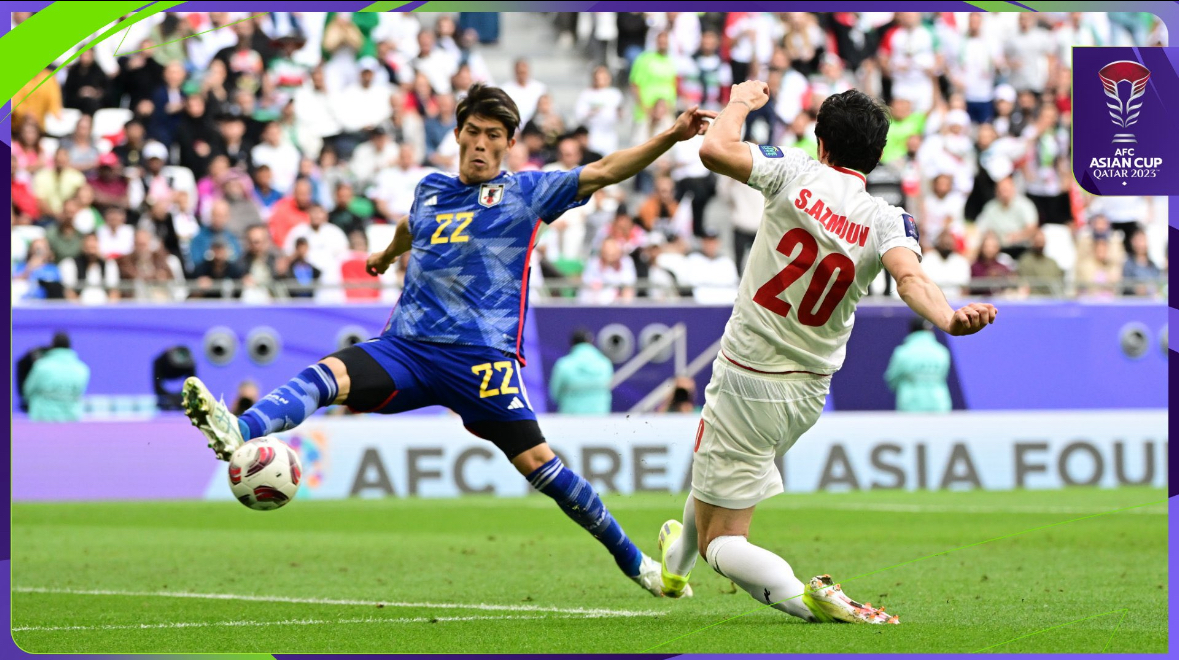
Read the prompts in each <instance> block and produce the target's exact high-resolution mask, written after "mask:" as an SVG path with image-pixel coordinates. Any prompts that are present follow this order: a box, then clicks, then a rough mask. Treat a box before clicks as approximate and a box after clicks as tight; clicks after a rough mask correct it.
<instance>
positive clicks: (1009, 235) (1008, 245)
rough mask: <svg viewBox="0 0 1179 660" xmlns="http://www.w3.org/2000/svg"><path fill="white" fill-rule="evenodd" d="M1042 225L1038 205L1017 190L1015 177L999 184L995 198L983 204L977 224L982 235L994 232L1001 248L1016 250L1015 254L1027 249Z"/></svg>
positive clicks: (977, 228)
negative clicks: (1033, 235)
mask: <svg viewBox="0 0 1179 660" xmlns="http://www.w3.org/2000/svg"><path fill="white" fill-rule="evenodd" d="M1038 227H1039V223H1037V222H1036V207H1035V205H1034V204H1032V202H1031V200H1029V199H1028V198H1027V197H1025V196H1023V195H1020V194H1019V193H1018V192H1017V191H1016V188H1015V181H1014V180H1013V179H1012V178H1011V177H1007V178H1005V179H1003V180H1001V181H999V182H998V183H997V184H996V185H995V199H992V200H991V201H989V202H987V203H986V204H985V205H984V206H983V208H982V212H981V213H979V214H978V221H977V222H976V223H975V230H976V231H977V233H978V234H979V235H980V236H982V235H985V234H988V233H989V234H993V235H994V236H995V237H996V238H997V239H998V241H999V245H1000V247H1001V248H1003V249H1004V250H1005V251H1008V252H1009V253H1011V252H1014V253H1015V254H1013V255H1012V256H1018V253H1019V252H1022V251H1023V248H1025V247H1026V246H1027V243H1028V240H1029V239H1030V238H1031V236H1032V234H1034V233H1035V231H1036V229H1037V228H1038Z"/></svg>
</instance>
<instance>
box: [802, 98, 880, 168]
mask: <svg viewBox="0 0 1179 660" xmlns="http://www.w3.org/2000/svg"><path fill="white" fill-rule="evenodd" d="M815 137H816V138H818V140H819V160H821V161H823V162H825V163H827V164H828V165H833V166H835V167H846V168H848V169H853V170H856V171H857V172H863V173H864V174H867V173H868V172H871V171H872V170H874V169H876V165H877V164H878V163H879V162H880V154H881V153H882V152H883V151H884V141H885V140H886V139H887V138H888V112H887V111H886V110H885V109H884V107H883V106H881V105H880V104H879V103H877V102H876V101H874V100H872V97H870V96H868V95H867V94H865V93H863V92H861V91H859V90H855V89H849V90H848V91H846V92H843V93H841V94H833V95H831V96H828V97H827V100H826V101H823V105H821V106H820V107H819V119H818V122H817V123H816V124H815Z"/></svg>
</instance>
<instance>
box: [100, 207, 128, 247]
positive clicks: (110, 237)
mask: <svg viewBox="0 0 1179 660" xmlns="http://www.w3.org/2000/svg"><path fill="white" fill-rule="evenodd" d="M103 219H104V220H105V221H106V224H104V225H103V226H101V227H99V228H98V230H97V231H96V232H95V234H96V235H97V237H98V254H100V255H102V258H103V259H118V258H119V257H121V256H123V255H127V254H131V252H132V250H134V249H135V229H134V228H132V227H131V226H130V225H128V224H127V212H126V211H124V210H123V209H122V207H119V206H112V207H110V208H108V209H107V210H106V213H105V214H103Z"/></svg>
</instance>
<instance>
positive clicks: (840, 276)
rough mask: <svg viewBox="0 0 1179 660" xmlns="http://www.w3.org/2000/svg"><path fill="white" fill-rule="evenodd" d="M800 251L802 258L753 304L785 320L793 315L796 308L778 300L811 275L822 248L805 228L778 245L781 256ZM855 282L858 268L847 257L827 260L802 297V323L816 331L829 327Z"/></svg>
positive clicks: (768, 284)
mask: <svg viewBox="0 0 1179 660" xmlns="http://www.w3.org/2000/svg"><path fill="white" fill-rule="evenodd" d="M798 248H801V249H798ZM796 249H797V252H798V255H797V256H794V257H793V259H791V260H790V263H789V264H786V267H785V268H783V269H782V270H781V271H779V272H778V274H777V275H775V276H774V277H772V278H770V281H768V282H766V283H765V284H763V285H761V288H759V289H758V290H757V293H755V294H754V295H753V302H755V303H757V304H758V305H761V306H762V307H765V308H766V309H768V310H770V311H771V312H773V313H775V314H777V315H778V316H781V317H788V316H789V315H790V310H791V309H792V305H791V304H790V303H788V302H786V301H785V300H782V299H781V298H779V297H778V296H779V295H780V294H781V293H782V292H783V291H785V290H786V289H787V288H789V287H790V285H791V284H794V283H795V282H796V281H798V279H799V278H801V277H802V276H803V275H805V274H806V273H807V272H808V271H810V269H811V266H814V265H815V258H816V257H817V256H818V254H819V244H818V242H817V241H816V240H815V237H814V236H811V234H810V232H808V231H807V230H805V229H802V228H795V229H791V230H790V231H788V232H786V235H785V236H783V237H782V240H780V241H778V248H777V250H778V252H780V253H782V254H784V255H786V256H787V257H791V256H792V255H794V253H795V251H796ZM837 271H838V272H837ZM833 276H834V278H835V283H834V284H832V285H831V289H830V290H829V291H828V289H827V286H828V285H829V284H831V278H832V277H833ZM855 278H856V265H855V263H854V262H852V260H851V259H849V258H848V257H847V256H846V255H844V254H841V253H839V252H832V253H831V254H829V255H827V256H825V257H823V258H822V259H821V260H820V261H819V265H818V267H817V268H815V274H814V275H813V276H812V277H811V280H810V284H809V285H807V288H806V293H804V294H803V296H802V303H801V304H800V305H799V307H798V310H797V312H796V314H797V316H798V321H799V322H800V323H802V324H803V325H807V326H811V327H815V328H817V327H819V326H821V325H824V324H826V323H827V321H829V320H830V319H831V313H832V312H834V311H835V308H836V307H837V306H839V302H840V301H841V300H843V297H844V296H845V295H847V290H848V287H850V286H851V283H852V281H853V280H855ZM824 294H826V295H824ZM816 308H817V309H816Z"/></svg>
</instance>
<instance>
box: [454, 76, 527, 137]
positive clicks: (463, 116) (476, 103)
mask: <svg viewBox="0 0 1179 660" xmlns="http://www.w3.org/2000/svg"><path fill="white" fill-rule="evenodd" d="M474 116H479V117H486V118H488V119H494V120H496V121H498V122H499V123H501V124H503V125H504V129H505V130H507V132H508V139H511V138H512V136H513V135H515V134H516V128H517V127H519V126H520V110H519V108H517V107H516V102H515V101H513V100H512V97H510V96H508V93H507V92H505V91H504V90H502V89H500V88H498V87H490V86H488V85H484V84H483V83H475V84H474V85H471V88H470V89H469V90H467V96H466V98H464V99H463V100H462V101H460V102H459V104H458V108H457V109H456V110H455V119H456V124H457V125H458V127H459V129H462V127H463V125H464V124H466V123H467V119H468V118H470V117H474Z"/></svg>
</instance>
